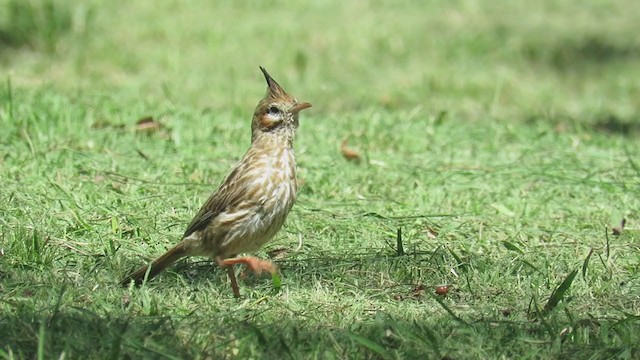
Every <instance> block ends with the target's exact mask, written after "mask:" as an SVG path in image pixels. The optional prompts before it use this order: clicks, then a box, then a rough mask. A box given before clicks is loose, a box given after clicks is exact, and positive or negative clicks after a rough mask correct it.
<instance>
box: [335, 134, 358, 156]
mask: <svg viewBox="0 0 640 360" xmlns="http://www.w3.org/2000/svg"><path fill="white" fill-rule="evenodd" d="M348 142H349V137H346V138H344V140H342V145H340V152H341V153H342V156H344V158H345V159H347V160H349V161H360V154H359V153H358V152H357V151H356V150H354V149H352V148H350V147H349V146H348Z"/></svg>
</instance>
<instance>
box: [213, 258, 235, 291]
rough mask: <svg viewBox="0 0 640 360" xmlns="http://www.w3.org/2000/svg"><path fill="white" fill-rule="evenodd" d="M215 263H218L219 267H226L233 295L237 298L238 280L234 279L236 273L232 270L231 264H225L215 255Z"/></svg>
mask: <svg viewBox="0 0 640 360" xmlns="http://www.w3.org/2000/svg"><path fill="white" fill-rule="evenodd" d="M216 263H218V266H220V267H226V268H227V274H228V275H229V281H230V282H231V290H232V291H233V297H235V298H239V297H240V288H238V282H237V281H236V273H235V272H234V271H233V264H226V263H225V261H224V260H223V259H222V258H220V257H216Z"/></svg>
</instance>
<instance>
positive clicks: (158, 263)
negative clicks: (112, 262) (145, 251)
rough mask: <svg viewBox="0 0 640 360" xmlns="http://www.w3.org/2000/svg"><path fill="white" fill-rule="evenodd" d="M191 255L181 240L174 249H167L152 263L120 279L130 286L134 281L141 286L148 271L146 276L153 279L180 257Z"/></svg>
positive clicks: (122, 282) (123, 284) (124, 284)
mask: <svg viewBox="0 0 640 360" xmlns="http://www.w3.org/2000/svg"><path fill="white" fill-rule="evenodd" d="M189 255H191V254H190V252H189V251H188V250H187V248H186V247H185V246H184V244H183V243H182V242H181V243H179V244H178V245H176V246H175V247H174V248H173V249H171V250H169V251H167V252H166V253H164V254H163V255H162V256H160V257H159V258H157V259H155V260H154V261H153V262H152V263H151V264H148V265H145V266H143V267H141V268H140V269H138V270H136V271H134V272H133V273H131V274H129V275H128V276H126V277H125V278H124V279H122V281H120V285H122V286H129V284H130V283H131V282H132V281H133V282H135V284H136V286H139V285H141V284H142V282H143V281H144V279H145V276H146V275H147V272H149V276H146V278H147V280H151V279H152V278H154V277H155V276H156V275H158V274H160V273H161V272H162V271H164V269H166V268H168V267H169V266H171V265H172V264H173V263H175V262H176V261H178V260H179V259H181V258H183V257H185V256H189ZM149 268H151V269H149Z"/></svg>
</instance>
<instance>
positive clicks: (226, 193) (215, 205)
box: [183, 163, 247, 238]
mask: <svg viewBox="0 0 640 360" xmlns="http://www.w3.org/2000/svg"><path fill="white" fill-rule="evenodd" d="M243 167H244V166H243V164H242V163H241V164H239V165H238V166H236V167H235V168H234V169H233V171H231V173H230V174H229V175H228V176H227V178H226V179H225V180H224V182H223V183H222V185H220V187H219V188H218V190H217V191H216V192H215V193H213V194H212V195H211V196H210V197H209V199H208V200H207V202H206V203H205V204H204V205H203V206H202V208H200V211H198V214H197V215H196V216H195V217H194V218H193V220H191V223H190V224H189V226H187V230H186V231H185V232H184V235H183V238H185V237H187V236H189V235H191V234H193V233H194V232H196V231H198V230H202V229H204V228H206V227H207V225H209V224H210V223H211V221H213V219H215V218H216V217H217V216H218V215H220V213H222V212H223V211H225V210H226V209H228V208H230V207H234V206H235V205H238V204H239V203H240V202H242V201H243V200H244V199H246V196H245V194H246V193H247V188H246V187H245V186H241V185H240V183H242V181H240V179H241V178H242V173H243Z"/></svg>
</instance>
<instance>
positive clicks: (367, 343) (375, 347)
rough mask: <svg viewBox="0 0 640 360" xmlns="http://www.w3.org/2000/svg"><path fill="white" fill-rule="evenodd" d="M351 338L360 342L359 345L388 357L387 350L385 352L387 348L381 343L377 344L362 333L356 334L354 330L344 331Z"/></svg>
mask: <svg viewBox="0 0 640 360" xmlns="http://www.w3.org/2000/svg"><path fill="white" fill-rule="evenodd" d="M345 334H346V335H347V336H348V337H349V338H350V339H351V340H353V341H355V342H356V343H358V344H360V345H361V346H363V347H365V348H366V349H368V350H369V351H371V352H374V353H376V354H378V355H380V356H382V357H389V352H387V350H386V349H385V348H384V347H382V345H380V344H378V343H377V342H375V341H372V340H370V339H368V338H366V337H364V336H362V335H359V334H356V333H354V332H351V331H349V332H346V333H345Z"/></svg>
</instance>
